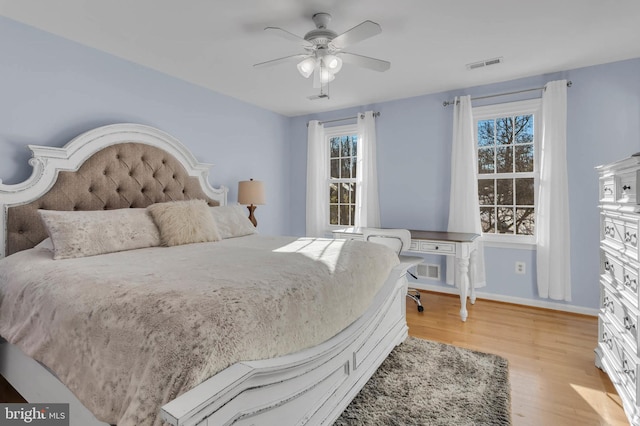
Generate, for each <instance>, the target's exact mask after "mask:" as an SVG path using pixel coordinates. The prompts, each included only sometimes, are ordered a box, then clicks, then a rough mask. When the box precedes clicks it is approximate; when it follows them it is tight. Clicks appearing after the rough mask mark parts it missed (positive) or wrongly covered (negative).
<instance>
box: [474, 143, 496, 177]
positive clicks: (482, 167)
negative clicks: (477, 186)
mask: <svg viewBox="0 0 640 426" xmlns="http://www.w3.org/2000/svg"><path fill="white" fill-rule="evenodd" d="M493 152H494V149H493V148H480V149H479V150H478V173H494V172H495V166H494V164H493Z"/></svg>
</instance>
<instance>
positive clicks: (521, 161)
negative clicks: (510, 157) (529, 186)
mask: <svg viewBox="0 0 640 426" xmlns="http://www.w3.org/2000/svg"><path fill="white" fill-rule="evenodd" d="M515 150H516V172H532V171H533V145H516V146H515Z"/></svg>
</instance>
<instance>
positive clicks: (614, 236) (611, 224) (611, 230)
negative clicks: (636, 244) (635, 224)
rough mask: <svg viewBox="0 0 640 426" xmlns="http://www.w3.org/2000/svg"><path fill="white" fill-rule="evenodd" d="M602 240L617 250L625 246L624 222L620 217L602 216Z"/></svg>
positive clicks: (604, 214)
mask: <svg viewBox="0 0 640 426" xmlns="http://www.w3.org/2000/svg"><path fill="white" fill-rule="evenodd" d="M600 240H601V241H602V242H603V243H605V244H608V245H610V246H613V247H615V248H622V247H623V246H624V221H623V220H622V219H621V218H620V217H619V215H612V214H609V213H602V214H601V215H600Z"/></svg>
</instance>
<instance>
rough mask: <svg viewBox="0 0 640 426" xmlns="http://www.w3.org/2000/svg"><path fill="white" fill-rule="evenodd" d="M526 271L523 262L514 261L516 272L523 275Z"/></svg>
mask: <svg viewBox="0 0 640 426" xmlns="http://www.w3.org/2000/svg"><path fill="white" fill-rule="evenodd" d="M526 273H527V266H526V264H525V263H524V262H516V274H520V275H524V274H526Z"/></svg>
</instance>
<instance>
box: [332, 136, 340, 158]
mask: <svg viewBox="0 0 640 426" xmlns="http://www.w3.org/2000/svg"><path fill="white" fill-rule="evenodd" d="M330 147H331V151H330V155H331V157H340V138H331V140H330Z"/></svg>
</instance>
